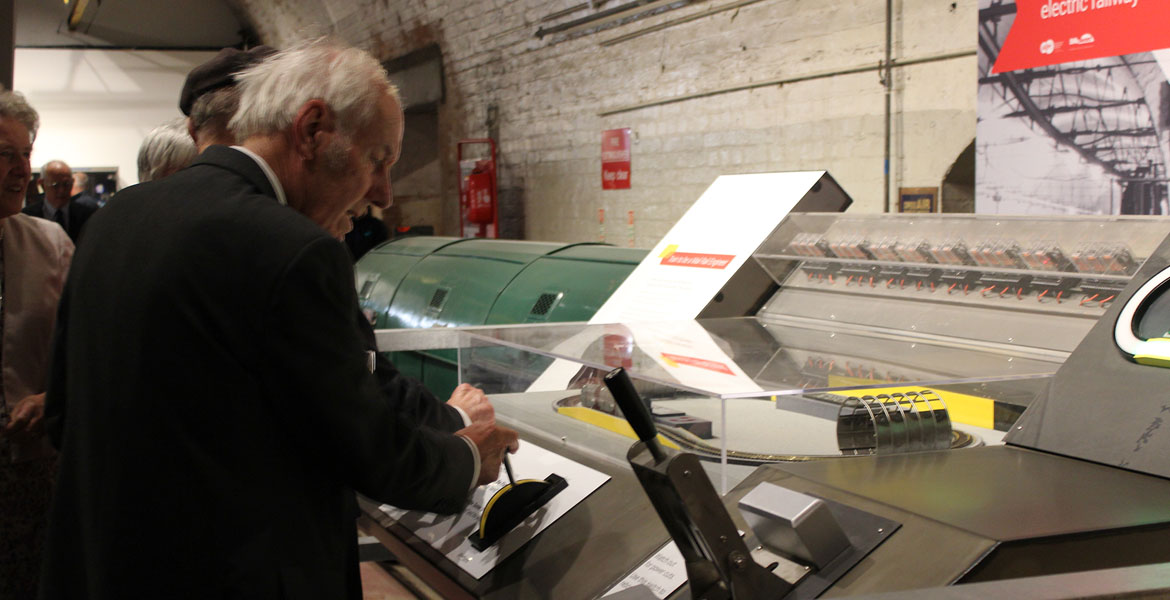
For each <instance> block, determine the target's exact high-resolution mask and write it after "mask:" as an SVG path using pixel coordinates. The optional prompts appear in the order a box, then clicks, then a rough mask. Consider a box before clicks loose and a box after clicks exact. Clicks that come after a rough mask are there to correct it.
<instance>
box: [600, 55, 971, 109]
mask: <svg viewBox="0 0 1170 600" xmlns="http://www.w3.org/2000/svg"><path fill="white" fill-rule="evenodd" d="M968 56H975V51H974V50H966V51H963V52H950V53H947V54H938V55H934V56H926V57H922V58H915V59H909V60H902V61H894V62H893V64H891V65H890V68H897V67H908V66H910V65H917V64H922V63H930V62H938V61H943V60H952V59H955V58H965V57H968ZM884 68H886V65H885V64H883V63H880V62H879V63H878V64H876V65H866V66H863V67H852V68H849V69H838V70H834V71H823V72H819V73H809V74H807V75H796V76H793V77H785V78H783V79H772V80H769V81H761V82H758V83H748V84H744V85H737V86H733V87H728V88H722V89H717V90H709V91H706V92H696V93H693V94H684V95H682V96H674V97H671V98H663V99H660V100H651V101H649V102H643V103H641V104H630V105H627V106H619V107H617V108H611V109H609V110H604V111H601V112H599V113H597V115H598V116H600V117H607V116H610V115H616V114H621V113H627V112H633V111H636V110H642V109H644V108H653V107H655V106H662V105H665V104H673V103H675V102H685V101H687V100H696V99H699V98H707V97H710V96H719V95H722V94H730V93H732V92H743V91H747V90H754V89H758V88H763V87H771V86H774V85H786V84H789V83H800V82H802V81H812V80H815V79H825V78H828V77H837V76H839V75H854V74H857V73H868V72H870V71H879V70H881V69H884Z"/></svg>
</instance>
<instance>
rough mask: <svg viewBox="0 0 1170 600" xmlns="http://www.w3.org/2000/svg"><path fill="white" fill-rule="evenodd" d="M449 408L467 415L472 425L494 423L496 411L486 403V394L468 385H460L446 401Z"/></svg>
mask: <svg viewBox="0 0 1170 600" xmlns="http://www.w3.org/2000/svg"><path fill="white" fill-rule="evenodd" d="M447 404H450V405H451V406H457V407H459V408H461V409H463V412H465V413H467V417H468V418H469V419H471V422H472V423H473V424H474V423H495V422H496V409H494V408H492V403H491V402H488V399H487V394H484V393H483V390H481V389H479V388H477V387H473V386H471V385H470V384H466V383H461V384H459V387H457V388H455V392H454V393H452V394H451V399H450V400H448V401H447Z"/></svg>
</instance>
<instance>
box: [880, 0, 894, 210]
mask: <svg viewBox="0 0 1170 600" xmlns="http://www.w3.org/2000/svg"><path fill="white" fill-rule="evenodd" d="M893 59H894V0H886V61H885V68H884V69H883V70H882V83H884V84H885V86H886V137H885V148H883V152H884V153H885V162H884V170H885V182H886V185H885V194H886V196H885V197H886V212H894V211H893V210H891V208H893V207H892V206H891V205H890V200H891V194H890V154H891V152H890V144H891V143H892V141H893V140H892V139H891V138H892V137H893V135H892V132H891V126H890V120H891V119H892V118H893V107H892V106H891V99H892V96H893V93H892V92H893V89H894V69H893Z"/></svg>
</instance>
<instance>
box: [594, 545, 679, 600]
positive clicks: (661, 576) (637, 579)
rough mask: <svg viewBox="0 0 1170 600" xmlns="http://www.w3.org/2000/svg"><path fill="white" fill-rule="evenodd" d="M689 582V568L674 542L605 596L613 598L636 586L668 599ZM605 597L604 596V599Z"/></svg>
mask: <svg viewBox="0 0 1170 600" xmlns="http://www.w3.org/2000/svg"><path fill="white" fill-rule="evenodd" d="M686 582H687V567H686V564H685V563H684V562H683V556H682V552H679V551H678V546H676V545H674V542H667V543H666V545H665V546H663V547H662V548H660V549H659V550H658V552H655V553H654V555H653V556H651V557H650V558H647V559H646V562H644V563H642V564H641V565H638V568H637V569H634V572H633V573H630V574H629V575H626V578H625V579H623V580H621V581H619V582H618V583H617V585H615V586H613V587H612V588H610V589H609V591H608V592H606V593H605V596H611V595H613V594H616V593H618V592H620V591H622V590H625V589H629V588H632V587H634V586H636V585H644V586H646V587H647V588H648V589H649V590H650V592H651V593H653V594H654V596H655V597H657V598H666V597H667V596H669V595H671V594H673V593H674V592H675V590H677V589H678V588H680V587H682V584H684V583H686ZM605 596H602V598H604V597H605Z"/></svg>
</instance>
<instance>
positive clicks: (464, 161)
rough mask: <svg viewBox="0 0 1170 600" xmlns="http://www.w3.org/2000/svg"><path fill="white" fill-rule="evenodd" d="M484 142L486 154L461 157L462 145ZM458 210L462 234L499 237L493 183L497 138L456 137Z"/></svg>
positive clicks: (496, 203) (495, 190)
mask: <svg viewBox="0 0 1170 600" xmlns="http://www.w3.org/2000/svg"><path fill="white" fill-rule="evenodd" d="M472 145H481V146H482V145H487V146H488V147H489V148H490V152H491V155H490V157H488V158H464V153H465V149H464V148H465V146H472ZM456 156H457V159H458V161H459V214H460V230H461V232H462V235H463V237H481V238H496V237H499V230H500V227H499V225H500V214H499V202H498V201H497V185H496V142H495V140H492V139H491V138H476V139H467V140H459V142H458V143H457V144H456Z"/></svg>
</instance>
